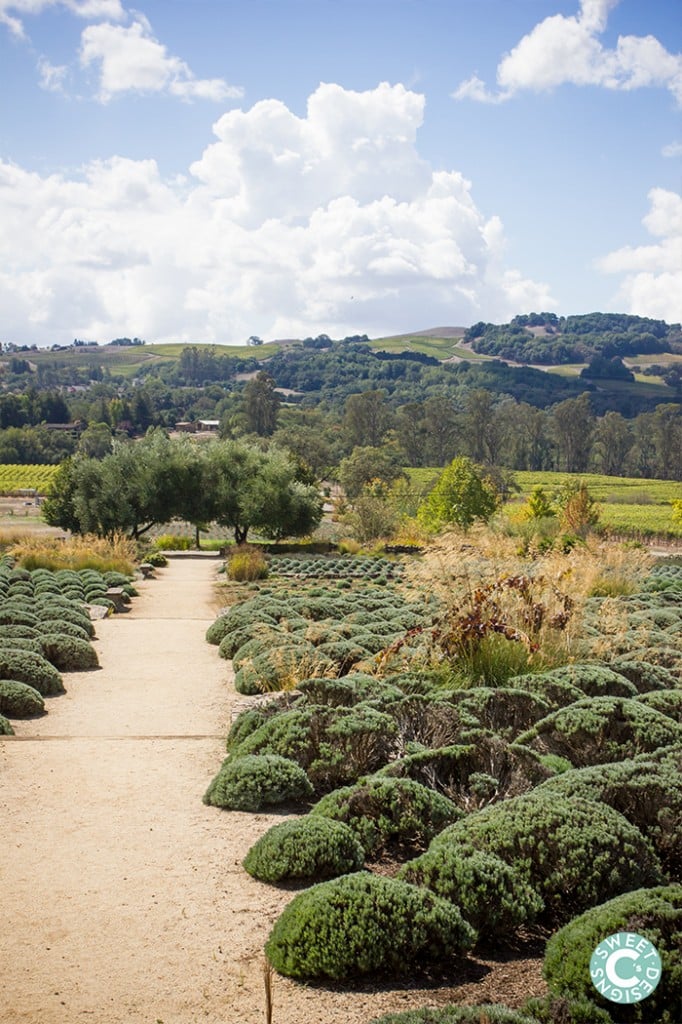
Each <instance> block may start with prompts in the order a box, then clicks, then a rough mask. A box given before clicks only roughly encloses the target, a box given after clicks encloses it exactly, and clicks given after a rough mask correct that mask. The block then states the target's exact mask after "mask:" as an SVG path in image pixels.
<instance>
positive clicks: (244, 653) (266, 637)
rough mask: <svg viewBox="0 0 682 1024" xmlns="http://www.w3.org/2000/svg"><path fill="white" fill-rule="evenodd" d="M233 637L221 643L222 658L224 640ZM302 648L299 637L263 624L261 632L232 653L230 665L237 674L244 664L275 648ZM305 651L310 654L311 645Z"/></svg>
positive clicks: (279, 628)
mask: <svg viewBox="0 0 682 1024" xmlns="http://www.w3.org/2000/svg"><path fill="white" fill-rule="evenodd" d="M239 632H240V633H241V632H242V631H241V630H240V631H239ZM235 635H236V634H234V633H232V634H230V635H229V637H226V638H224V639H223V640H222V641H221V643H220V647H219V651H220V652H222V657H226V654H225V650H226V640H228V639H232V638H233V637H234V636H235ZM304 646H305V644H304V641H303V640H301V638H300V637H298V636H293V635H292V634H291V633H287V632H286V630H284V629H282V628H281V627H280V626H278V625H274V626H268V625H266V624H265V623H264V624H263V626H262V628H261V630H259V631H258V632H257V633H256V634H255V636H252V637H251V638H250V639H248V640H246V641H245V642H244V643H243V644H242V645H241V647H239V648H238V650H236V651H234V653H233V654H232V665H233V667H234V670H235V672H238V671H239V669H240V668H241V667H242V666H243V665H244V664H246V663H247V662H248V663H250V662H252V661H253V659H254V658H257V657H258V656H259V655H260V654H267V653H268V652H270V651H272V650H274V648H275V647H292V648H293V647H299V648H302V647H304ZM306 650H307V651H308V652H309V653H312V644H311V645H310V646H306Z"/></svg>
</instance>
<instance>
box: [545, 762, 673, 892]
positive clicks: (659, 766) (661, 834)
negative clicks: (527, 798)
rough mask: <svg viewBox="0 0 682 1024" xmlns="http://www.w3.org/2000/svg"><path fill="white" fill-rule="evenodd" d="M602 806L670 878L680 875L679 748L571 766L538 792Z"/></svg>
mask: <svg viewBox="0 0 682 1024" xmlns="http://www.w3.org/2000/svg"><path fill="white" fill-rule="evenodd" d="M543 791H547V792H548V793H557V794H560V795H561V796H564V797H567V798H568V799H571V800H572V799H574V798H575V797H580V798H582V799H587V800H595V801H598V802H601V803H604V804H608V806H609V807H612V808H613V809H614V810H616V811H618V812H619V813H620V814H622V815H623V816H624V817H625V818H627V819H628V821H629V822H631V823H632V824H633V825H635V826H636V827H637V828H638V829H639V830H640V832H642V834H643V835H644V836H646V837H647V838H648V839H649V840H650V842H651V844H652V846H653V847H654V850H655V851H656V854H657V855H658V857H659V859H660V861H661V864H662V866H663V868H664V870H665V871H666V873H667V874H668V876H669V877H671V878H673V879H679V878H680V875H681V873H682V747H677V748H674V747H673V748H669V751H668V756H667V757H660V758H659V759H656V760H654V759H650V758H649V756H648V755H642V756H640V757H637V758H634V759H631V760H626V761H620V762H618V763H616V764H603V765H601V764H600V765H596V766H594V767H588V768H574V769H572V770H571V771H567V772H564V773H563V774H562V775H559V776H557V777H556V778H553V779H549V780H548V781H547V782H545V783H543V784H542V786H540V787H539V788H538V793H542V792H543Z"/></svg>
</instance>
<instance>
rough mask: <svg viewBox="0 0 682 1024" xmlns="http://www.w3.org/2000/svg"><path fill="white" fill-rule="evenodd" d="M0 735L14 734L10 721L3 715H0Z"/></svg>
mask: <svg viewBox="0 0 682 1024" xmlns="http://www.w3.org/2000/svg"><path fill="white" fill-rule="evenodd" d="M0 736H14V729H13V728H12V723H11V722H10V721H9V720H8V719H7V718H5V716H4V715H0Z"/></svg>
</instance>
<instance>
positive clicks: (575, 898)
mask: <svg viewBox="0 0 682 1024" xmlns="http://www.w3.org/2000/svg"><path fill="white" fill-rule="evenodd" d="M462 848H464V849H471V848H473V849H475V850H480V851H482V852H485V853H493V854H496V855H497V856H498V857H500V858H501V859H502V860H504V861H505V862H506V863H507V864H509V865H510V866H511V867H512V868H513V869H514V871H515V873H516V874H517V875H518V876H519V877H520V878H521V879H522V880H524V881H525V882H527V883H528V885H530V886H531V887H532V888H533V889H534V890H535V891H536V892H537V893H538V894H539V895H540V896H541V897H542V899H543V901H544V904H545V911H544V914H543V920H545V921H546V922H547V923H551V924H554V923H559V922H563V921H566V920H567V919H570V917H572V916H573V915H574V914H576V913H580V912H581V911H583V910H584V909H585V908H586V907H590V906H594V904H595V903H597V902H600V901H601V900H603V899H604V897H610V896H614V895H616V894H618V893H621V892H624V891H626V890H628V889H631V888H633V887H634V886H635V885H641V884H642V881H645V883H646V884H647V885H656V884H659V883H660V882H661V881H663V873H662V869H661V866H660V864H659V861H658V858H657V857H656V855H655V853H654V851H653V849H652V847H651V845H650V843H649V842H648V841H647V840H646V839H645V838H644V836H643V835H642V834H641V832H640V831H639V830H638V829H637V828H635V826H634V825H631V824H630V822H629V821H627V820H626V819H625V818H624V817H623V816H622V815H621V814H618V812H617V811H614V810H613V809H612V808H610V807H606V806H605V805H602V804H598V803H596V802H593V801H591V800H584V799H580V798H574V799H569V798H567V797H565V796H563V795H559V794H558V793H554V792H543V791H542V790H539V791H538V790H534V791H533V792H530V793H525V794H524V795H523V796H519V797H516V798H515V799H511V800H505V801H503V802H502V803H499V804H494V805H492V806H490V807H485V808H484V809H483V810H481V811H478V812H476V813H474V814H469V815H468V816H467V817H466V818H463V819H462V820H461V821H458V822H456V823H455V824H454V825H450V826H449V827H448V828H446V829H445V830H444V831H443V832H441V834H440V835H439V836H436V838H435V839H434V840H433V842H432V843H431V846H430V847H429V849H428V850H427V851H426V853H425V854H423V855H422V857H417V858H416V859H415V860H414V861H411V862H410V863H409V864H408V865H406V866H405V869H404V871H405V873H406V875H407V876H408V877H411V878H419V877H420V875H421V872H422V870H424V871H428V872H429V874H430V875H431V876H433V877H439V876H440V875H442V874H443V873H444V871H445V865H447V864H448V863H449V862H450V861H451V860H452V856H453V854H452V851H453V850H458V849H462ZM439 863H442V865H443V867H441V868H439ZM423 865H424V867H423Z"/></svg>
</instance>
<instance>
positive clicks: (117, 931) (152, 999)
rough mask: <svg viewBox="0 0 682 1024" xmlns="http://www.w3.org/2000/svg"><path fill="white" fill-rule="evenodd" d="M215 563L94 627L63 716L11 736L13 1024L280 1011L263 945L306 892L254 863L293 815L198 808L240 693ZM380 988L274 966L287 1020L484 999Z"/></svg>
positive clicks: (241, 1018) (2, 841) (8, 976)
mask: <svg viewBox="0 0 682 1024" xmlns="http://www.w3.org/2000/svg"><path fill="white" fill-rule="evenodd" d="M216 568H217V562H216V561H215V560H214V559H211V558H196V559H189V558H188V559H178V560H173V561H171V562H170V564H169V567H168V568H167V569H165V570H163V571H161V572H159V574H158V576H157V578H156V579H155V580H148V581H145V582H143V583H141V584H140V586H139V589H140V596H139V597H138V598H136V599H135V600H134V602H133V608H132V611H130V612H129V613H127V614H125V615H118V616H115V617H113V618H111V619H106V620H104V621H102V622H100V623H98V624H97V635H98V639H97V641H96V646H97V651H98V654H99V659H100V663H101V666H102V667H101V669H100V670H99V671H96V672H88V673H70V674H68V675H66V676H65V684H66V687H67V691H68V692H67V694H66V695H65V696H62V697H58V698H55V699H52V700H50V701H49V713H48V714H47V715H46V716H44V717H43V718H40V719H36V720H33V721H25V722H17V723H15V731H16V733H17V736H16V737H15V738H3V739H2V741H0V900H1V902H2V924H1V925H0V965H1V966H0V1022H1V1024H19V1022H22V1024H76V1022H79V1024H80V1022H83V1021H87V1020H91V1021H93V1022H94V1024H120V1022H124V1021H125V1022H133V1024H199V1022H206V1024H256V1022H259V1024H260V1022H262V1021H264V1020H265V1014H264V997H263V979H262V948H263V944H264V942H265V939H266V938H267V935H268V932H269V930H270V927H271V925H272V923H273V922H274V920H275V919H276V917H277V916H278V914H279V913H280V911H281V909H282V907H283V906H284V905H285V903H286V902H287V901H288V900H289V899H290V898H291V893H289V892H286V891H280V890H277V889H273V888H271V887H268V886H264V885H261V884H259V883H257V882H255V881H253V880H252V879H250V878H249V876H248V875H246V873H245V872H244V871H243V869H242V868H241V860H242V858H243V857H244V855H245V854H246V852H247V850H248V849H249V847H250V846H251V844H252V843H253V842H254V841H255V839H256V838H257V837H258V836H259V835H260V834H262V833H263V832H265V831H266V830H267V829H268V828H269V827H270V825H271V824H272V823H273V822H274V821H277V820H281V819H278V818H276V817H274V816H268V815H255V816H254V815H248V814H239V813H229V814H228V813H226V812H222V811H219V810H216V809H215V808H209V807H205V806H204V805H203V804H202V802H201V796H202V793H203V792H204V790H205V789H206V786H207V785H208V783H209V781H210V780H211V778H212V777H213V775H214V774H215V772H216V771H217V769H218V768H219V766H220V763H221V760H222V757H223V752H224V738H225V735H226V733H227V730H228V728H229V722H230V710H231V706H232V704H233V703H234V700H235V693H234V689H233V687H232V683H231V672H230V668H229V665H228V664H227V663H226V662H225V661H222V660H221V659H220V658H219V657H218V654H217V649H216V648H215V647H211V646H209V645H208V644H207V643H206V642H205V640H204V633H205V631H206V627H207V626H208V625H209V624H210V623H211V622H212V621H213V619H214V618H215V612H216V598H215V591H214V587H213V582H214V580H215V571H216ZM500 966H501V967H502V968H503V969H504V967H503V965H500ZM518 966H520V965H518ZM536 967H537V965H536V964H533V962H529V968H530V969H531V975H532V984H533V987H534V986H535V984H536V981H537V979H536V975H537V970H536ZM476 971H477V972H478V973H479V974H480V975H481V976H482V977H486V976H489V978H490V979H491V980H492V978H493V976H494V974H495V973H496V970H495V969H494V970H493V971H492V973H491V974H489V971H488V968H487V967H486V968H483V967H480V970H479V968H478V967H477V968H476ZM469 980H471V979H469ZM529 985H531V978H530V976H529ZM370 988H371V987H368V988H365V989H364V991H362V992H359V993H358V992H329V991H326V990H320V989H314V988H306V987H304V986H299V985H294V984H292V983H290V982H288V981H286V980H284V979H281V978H276V979H275V981H274V1001H275V1011H274V1017H273V1020H274V1024H302V1022H305V1024H337V1022H338V1024H355V1022H357V1024H360V1022H366V1021H368V1020H369V1019H371V1017H372V1016H375V1015H378V1014H379V1013H381V1012H388V1011H390V1010H393V1011H396V1010H398V1009H407V1008H409V1007H410V1006H423V1005H427V1004H430V1005H435V1004H442V1003H443V1002H446V1001H448V999H452V998H453V997H454V996H460V997H463V998H462V1001H465V1002H472V1001H474V998H473V997H472V993H471V992H470V991H469V990H470V989H471V985H468V986H466V989H458V990H455V989H450V990H449V991H446V990H440V991H433V992H430V993H425V992H424V991H414V990H410V989H409V988H406V989H403V990H397V989H391V988H385V989H381V988H379V989H377V990H376V991H371V990H370ZM475 988H476V989H479V988H482V989H488V985H483V986H480V985H476V986H475ZM527 994H530V991H529V992H528V993H527ZM486 995H487V996H488V998H490V993H489V992H486V991H480V995H479V992H476V997H477V998H481V999H482V998H484V997H485V996H486ZM503 997H504V988H503V989H502V991H501V992H499V991H498V992H496V993H495V998H497V999H502V998H503Z"/></svg>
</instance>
